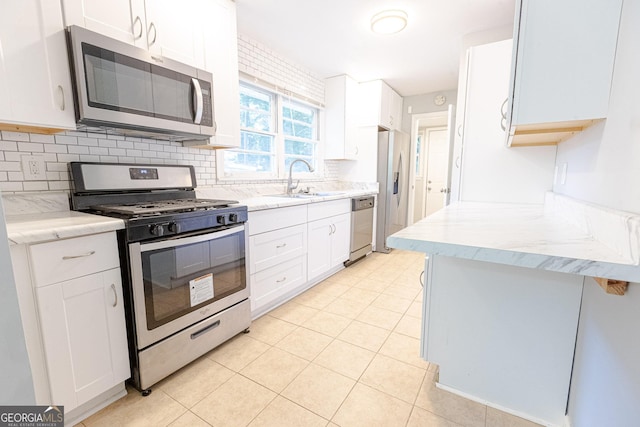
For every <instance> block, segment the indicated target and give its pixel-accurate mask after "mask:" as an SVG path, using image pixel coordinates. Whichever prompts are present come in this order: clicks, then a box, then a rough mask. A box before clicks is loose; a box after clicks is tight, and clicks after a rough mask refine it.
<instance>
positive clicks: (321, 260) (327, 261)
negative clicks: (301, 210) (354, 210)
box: [307, 213, 351, 280]
mask: <svg viewBox="0 0 640 427" xmlns="http://www.w3.org/2000/svg"><path fill="white" fill-rule="evenodd" d="M350 228H351V216H350V214H348V213H345V214H341V215H336V216H332V217H329V218H325V219H321V220H317V221H313V222H310V223H309V224H308V225H307V229H308V234H309V243H310V244H309V250H308V251H307V259H308V265H309V273H308V275H309V280H311V279H314V278H316V277H318V276H321V275H322V274H324V273H326V272H327V271H329V270H331V269H332V268H334V267H336V266H338V265H340V264H342V263H343V262H344V261H346V260H347V259H349V230H350Z"/></svg>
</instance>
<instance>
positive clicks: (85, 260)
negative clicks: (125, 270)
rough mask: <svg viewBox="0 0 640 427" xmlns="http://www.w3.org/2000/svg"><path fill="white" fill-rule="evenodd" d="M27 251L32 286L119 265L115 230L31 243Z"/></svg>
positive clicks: (56, 281) (48, 283)
mask: <svg viewBox="0 0 640 427" xmlns="http://www.w3.org/2000/svg"><path fill="white" fill-rule="evenodd" d="M29 252H30V255H31V263H32V269H33V276H34V282H35V286H36V287H40V286H46V285H50V284H52V283H58V282H62V281H64V280H69V279H73V278H76V277H81V276H85V275H87V274H91V273H96V272H98V271H104V270H108V269H111V268H116V267H120V260H119V258H118V245H117V240H116V233H115V232H110V233H101V234H95V235H91V236H84V237H77V238H74V239H64V240H57V241H55V242H48V243H40V244H37V245H31V246H30V247H29Z"/></svg>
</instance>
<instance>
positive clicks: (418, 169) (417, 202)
mask: <svg viewBox="0 0 640 427" xmlns="http://www.w3.org/2000/svg"><path fill="white" fill-rule="evenodd" d="M425 145H426V141H425V135H424V131H423V130H422V129H421V130H420V131H418V135H417V136H416V160H415V164H414V168H415V169H414V173H415V177H414V179H413V190H414V195H413V197H414V202H413V222H416V221H419V220H421V219H422V218H424V205H425V199H424V196H425V191H426V187H427V186H426V184H425V182H426V179H425V170H424V169H425V168H424V164H425V156H426V154H427V150H426V149H425Z"/></svg>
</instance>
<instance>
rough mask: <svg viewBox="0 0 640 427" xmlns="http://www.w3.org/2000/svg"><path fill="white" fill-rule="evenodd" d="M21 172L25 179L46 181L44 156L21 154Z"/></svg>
mask: <svg viewBox="0 0 640 427" xmlns="http://www.w3.org/2000/svg"><path fill="white" fill-rule="evenodd" d="M21 160H22V174H23V175H24V180H25V181H46V180H47V171H46V168H47V166H46V164H45V162H44V156H22V158H21Z"/></svg>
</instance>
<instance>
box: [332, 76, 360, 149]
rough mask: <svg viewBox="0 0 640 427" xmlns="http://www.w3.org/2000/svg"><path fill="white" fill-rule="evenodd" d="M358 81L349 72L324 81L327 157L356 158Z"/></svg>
mask: <svg viewBox="0 0 640 427" xmlns="http://www.w3.org/2000/svg"><path fill="white" fill-rule="evenodd" d="M357 97H358V83H357V82H356V81H355V80H353V79H352V78H351V77H349V76H347V75H342V76H336V77H332V78H330V79H327V80H326V81H325V103H326V108H325V128H326V129H325V130H326V132H325V135H326V137H325V155H324V157H325V158H326V159H349V160H355V159H356V157H357V154H358V145H357V137H358V133H357V122H358V104H357V103H358V98H357Z"/></svg>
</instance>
